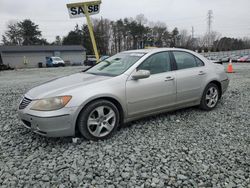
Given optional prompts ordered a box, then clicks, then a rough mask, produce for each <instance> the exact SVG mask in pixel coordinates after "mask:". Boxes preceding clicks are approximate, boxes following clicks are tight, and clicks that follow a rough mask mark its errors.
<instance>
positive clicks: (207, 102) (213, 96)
mask: <svg viewBox="0 0 250 188" xmlns="http://www.w3.org/2000/svg"><path fill="white" fill-rule="evenodd" d="M219 98H220V91H219V88H218V86H217V85H216V84H214V83H209V84H208V85H207V87H206V88H205V90H204V92H203V95H202V98H201V102H200V108H201V109H203V110H206V111H210V110H212V109H214V108H215V107H216V106H217V104H218V101H219Z"/></svg>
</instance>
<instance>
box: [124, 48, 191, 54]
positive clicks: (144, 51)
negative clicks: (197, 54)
mask: <svg viewBox="0 0 250 188" xmlns="http://www.w3.org/2000/svg"><path fill="white" fill-rule="evenodd" d="M173 50H176V51H184V52H193V51H191V50H186V49H183V48H149V49H139V50H129V51H124V52H122V53H128V52H130V53H155V52H162V51H173Z"/></svg>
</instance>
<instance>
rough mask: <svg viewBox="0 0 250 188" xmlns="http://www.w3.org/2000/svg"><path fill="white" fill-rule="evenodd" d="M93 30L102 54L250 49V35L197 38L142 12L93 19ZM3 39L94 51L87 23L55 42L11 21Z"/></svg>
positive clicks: (31, 26)
mask: <svg viewBox="0 0 250 188" xmlns="http://www.w3.org/2000/svg"><path fill="white" fill-rule="evenodd" d="M93 29H94V33H95V38H96V42H97V46H98V50H99V53H100V54H115V53H117V52H120V51H124V50H130V49H141V48H146V47H179V48H187V49H191V50H198V51H200V52H201V51H205V52H206V51H228V50H240V49H246V48H250V40H249V38H243V39H235V38H229V37H221V34H219V33H218V32H216V31H212V32H211V33H205V34H204V35H203V36H200V37H194V36H192V35H191V34H190V33H189V32H188V30H185V29H182V30H179V29H178V28H177V27H176V28H174V29H173V30H169V29H168V27H167V25H166V24H165V23H163V22H150V21H148V20H147V18H146V17H145V16H144V15H143V14H140V15H137V16H136V17H135V18H124V19H119V20H117V21H112V20H109V19H103V18H101V19H93ZM2 42H3V44H4V45H44V44H47V45H48V44H50V45H83V46H84V47H85V48H86V50H87V54H93V49H92V43H91V40H90V36H89V31H88V27H87V25H86V24H83V25H81V26H79V25H76V26H75V27H74V28H73V29H72V30H71V31H69V33H68V34H67V35H66V36H64V37H62V38H61V37H60V36H56V38H55V41H54V42H52V43H48V42H47V41H46V39H44V38H42V34H41V31H40V30H39V27H38V25H36V24H35V23H34V22H32V21H31V20H29V19H26V20H23V21H21V22H17V23H10V24H8V27H7V30H6V32H5V33H4V35H3V36H2Z"/></svg>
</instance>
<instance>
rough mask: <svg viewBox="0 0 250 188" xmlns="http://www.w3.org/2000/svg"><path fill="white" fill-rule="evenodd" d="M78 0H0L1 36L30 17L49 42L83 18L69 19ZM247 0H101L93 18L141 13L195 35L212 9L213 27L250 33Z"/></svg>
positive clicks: (226, 32)
mask: <svg viewBox="0 0 250 188" xmlns="http://www.w3.org/2000/svg"><path fill="white" fill-rule="evenodd" d="M74 2H81V0H40V1H38V0H0V39H1V36H2V34H4V32H5V31H6V26H7V24H8V23H9V22H10V21H22V20H23V19H31V20H32V21H33V22H35V23H36V24H38V25H39V29H40V30H41V31H42V35H43V37H44V38H46V39H47V40H48V41H49V42H52V41H54V40H55V36H56V35H59V36H61V37H63V36H65V35H67V33H68V32H69V31H70V30H72V29H73V28H74V26H75V25H76V23H78V24H79V25H81V24H83V23H86V20H85V18H75V19H70V18H69V15H68V11H67V8H66V4H67V3H74ZM249 7H250V0H153V1H150V0H102V4H101V10H100V13H99V14H98V15H94V16H92V17H93V18H101V17H103V18H108V19H111V20H118V19H120V18H125V17H135V16H136V15H138V14H144V15H145V17H146V18H147V19H148V20H149V21H153V22H157V21H160V22H164V23H165V24H166V25H167V27H168V30H172V29H173V28H174V27H178V29H179V30H181V29H186V30H188V32H190V33H191V28H192V26H193V27H194V36H196V37H197V36H201V35H203V34H204V33H205V32H206V31H207V13H208V10H212V11H213V20H212V21H213V22H212V30H213V31H217V32H219V33H221V34H222V36H227V37H235V38H242V37H250V11H249Z"/></svg>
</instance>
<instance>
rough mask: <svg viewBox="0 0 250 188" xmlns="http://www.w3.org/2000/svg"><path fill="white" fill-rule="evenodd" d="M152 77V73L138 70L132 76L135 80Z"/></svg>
mask: <svg viewBox="0 0 250 188" xmlns="http://www.w3.org/2000/svg"><path fill="white" fill-rule="evenodd" d="M149 76H150V71H148V70H138V71H137V72H135V73H134V74H133V75H132V78H133V79H134V80H139V79H144V78H148V77H149Z"/></svg>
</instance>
